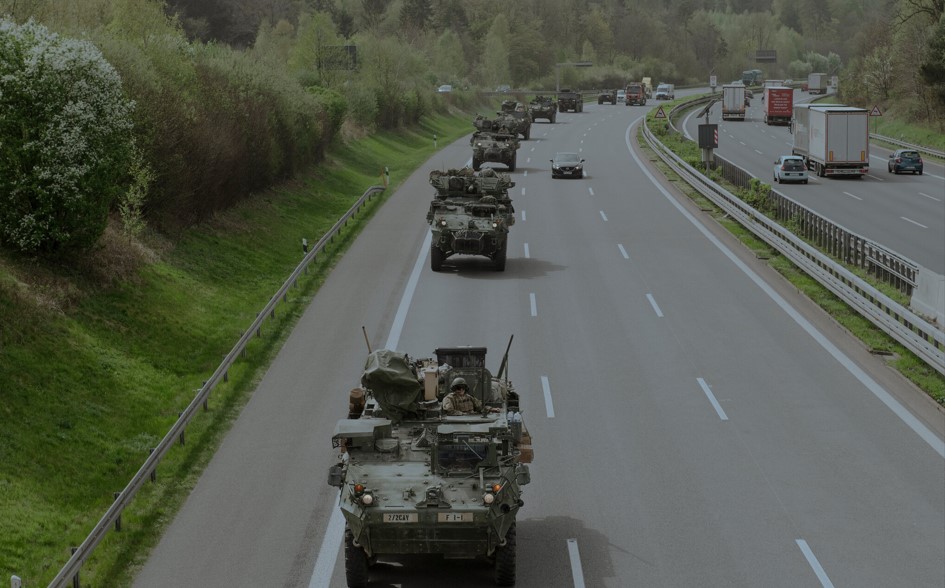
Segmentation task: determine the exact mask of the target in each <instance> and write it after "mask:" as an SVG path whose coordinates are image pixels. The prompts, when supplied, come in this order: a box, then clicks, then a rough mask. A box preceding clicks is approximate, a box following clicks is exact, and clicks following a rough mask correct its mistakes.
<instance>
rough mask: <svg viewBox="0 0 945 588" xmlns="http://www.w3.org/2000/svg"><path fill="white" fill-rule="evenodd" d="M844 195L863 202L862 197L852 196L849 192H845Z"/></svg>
mask: <svg viewBox="0 0 945 588" xmlns="http://www.w3.org/2000/svg"><path fill="white" fill-rule="evenodd" d="M844 194H846V195H847V196H849V197H850V198H856V199H857V200H860V201H862V200H863V199H862V198H860V197H859V196H857V195H856V194H850V193H849V192H844Z"/></svg>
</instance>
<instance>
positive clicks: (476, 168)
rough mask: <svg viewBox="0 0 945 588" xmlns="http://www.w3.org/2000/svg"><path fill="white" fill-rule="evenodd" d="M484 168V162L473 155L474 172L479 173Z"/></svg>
mask: <svg viewBox="0 0 945 588" xmlns="http://www.w3.org/2000/svg"><path fill="white" fill-rule="evenodd" d="M481 167H482V162H481V161H479V159H477V158H476V156H475V155H473V170H475V171H479V168H481Z"/></svg>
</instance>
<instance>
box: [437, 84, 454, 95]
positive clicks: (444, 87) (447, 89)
mask: <svg viewBox="0 0 945 588" xmlns="http://www.w3.org/2000/svg"><path fill="white" fill-rule="evenodd" d="M436 91H437V92H439V93H440V94H449V93H450V92H452V91H453V86H451V85H449V84H443V85H442V86H440V87H439V88H437V89H436Z"/></svg>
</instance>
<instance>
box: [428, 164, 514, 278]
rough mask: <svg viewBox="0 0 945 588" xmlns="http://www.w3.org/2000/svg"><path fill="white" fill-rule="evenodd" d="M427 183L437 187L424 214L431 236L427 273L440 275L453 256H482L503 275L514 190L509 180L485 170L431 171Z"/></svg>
mask: <svg viewBox="0 0 945 588" xmlns="http://www.w3.org/2000/svg"><path fill="white" fill-rule="evenodd" d="M430 184H432V185H433V187H434V188H436V195H435V196H434V198H433V200H432V201H431V202H430V209H429V210H428V211H427V222H428V223H429V224H430V230H431V231H432V232H433V235H432V239H431V241H430V269H432V270H433V271H435V272H438V271H440V270H441V269H442V268H443V262H444V261H446V259H447V258H448V257H450V256H452V255H482V256H485V257H488V258H489V259H491V260H492V265H493V268H495V269H496V270H498V271H504V270H505V260H506V253H507V251H508V242H509V239H508V235H509V227H510V226H512V225H514V224H515V208H513V207H512V199H511V198H509V188H511V187H513V186H514V185H515V182H513V181H512V178H511V177H509V175H508V174H503V173H497V172H496V171H495V170H493V169H489V168H487V169H484V170H482V171H481V172H474V171H473V170H471V169H469V168H463V169H460V170H456V169H450V170H446V171H445V172H441V171H439V170H434V171H432V172H430Z"/></svg>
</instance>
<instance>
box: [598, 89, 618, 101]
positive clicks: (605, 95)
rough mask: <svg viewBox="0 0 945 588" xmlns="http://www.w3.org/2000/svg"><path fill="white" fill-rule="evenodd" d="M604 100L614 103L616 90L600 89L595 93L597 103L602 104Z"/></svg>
mask: <svg viewBox="0 0 945 588" xmlns="http://www.w3.org/2000/svg"><path fill="white" fill-rule="evenodd" d="M604 102H609V103H611V104H616V103H617V90H601V91H600V94H598V95H597V103H598V104H603V103H604Z"/></svg>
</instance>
